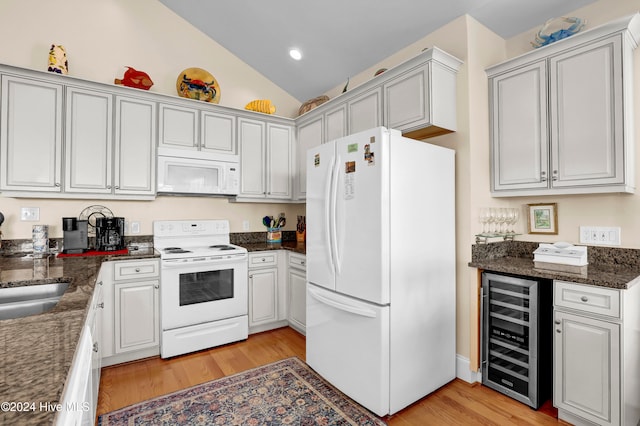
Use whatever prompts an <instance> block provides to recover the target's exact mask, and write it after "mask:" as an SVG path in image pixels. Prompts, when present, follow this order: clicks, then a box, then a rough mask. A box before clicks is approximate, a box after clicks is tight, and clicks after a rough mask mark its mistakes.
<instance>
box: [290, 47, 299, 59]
mask: <svg viewBox="0 0 640 426" xmlns="http://www.w3.org/2000/svg"><path fill="white" fill-rule="evenodd" d="M289 56H291V57H292V58H293V59H295V60H296V61H299V60H300V59H302V53H300V51H299V50H298V49H291V50H290V51H289Z"/></svg>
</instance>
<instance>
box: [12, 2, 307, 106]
mask: <svg viewBox="0 0 640 426" xmlns="http://www.w3.org/2000/svg"><path fill="white" fill-rule="evenodd" d="M0 39H2V42H3V46H2V49H0V63H3V64H8V65H15V66H19V67H25V68H32V69H37V70H46V69H47V59H48V56H49V47H50V46H51V44H52V43H53V44H61V45H63V46H64V47H65V49H66V51H67V58H68V60H69V75H72V76H74V77H79V78H84V79H87V80H92V81H97V82H101V83H107V84H113V80H114V78H122V74H123V73H124V71H125V67H126V66H131V67H134V68H136V69H138V70H141V71H145V72H147V73H148V74H149V76H150V77H151V79H152V80H153V81H154V85H153V87H152V88H151V90H150V91H151V92H156V93H163V94H168V95H174V96H177V94H176V79H177V77H178V75H179V74H180V72H181V71H182V70H184V69H186V68H190V67H199V68H204V69H205V70H207V71H209V72H210V73H211V74H213V76H214V77H215V78H216V80H217V81H218V83H219V84H220V89H221V98H220V105H225V106H229V107H234V108H244V106H245V105H246V104H247V103H248V102H250V101H252V100H253V99H271V100H272V101H273V103H274V105H275V106H276V108H277V114H278V115H281V116H284V117H295V116H296V115H297V111H298V108H299V107H300V102H299V101H298V100H296V99H294V98H293V97H292V96H291V95H289V94H288V93H286V92H285V91H283V90H282V89H281V88H279V87H278V86H276V85H275V84H274V83H273V82H271V81H270V80H267V79H266V78H265V77H264V76H262V75H261V74H259V73H258V72H257V71H255V70H254V69H253V68H251V67H249V66H248V65H247V64H246V63H244V62H242V61H241V60H239V59H238V58H237V57H235V56H233V55H232V54H231V53H230V52H229V51H227V50H226V49H225V48H223V47H222V46H220V45H219V44H218V43H216V42H215V41H213V40H211V39H210V38H208V37H207V36H206V35H205V34H203V33H202V32H200V31H199V30H197V29H196V28H194V27H193V26H191V25H190V24H188V23H187V22H185V21H184V20H183V19H182V18H181V17H179V16H178V15H176V14H175V13H174V12H173V11H171V10H170V9H168V8H166V7H165V6H164V5H163V4H162V3H160V2H159V1H157V0H135V1H130V0H62V1H41V0H2V2H0Z"/></svg>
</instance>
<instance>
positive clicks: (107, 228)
mask: <svg viewBox="0 0 640 426" xmlns="http://www.w3.org/2000/svg"><path fill="white" fill-rule="evenodd" d="M125 247H126V246H125V244H124V218H123V217H98V218H96V250H98V251H117V250H122V249H124V248H125Z"/></svg>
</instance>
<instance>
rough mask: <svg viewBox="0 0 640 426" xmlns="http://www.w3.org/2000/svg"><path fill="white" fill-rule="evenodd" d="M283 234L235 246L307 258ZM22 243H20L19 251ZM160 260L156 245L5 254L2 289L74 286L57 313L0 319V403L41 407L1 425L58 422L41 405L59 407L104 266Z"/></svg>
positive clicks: (239, 237) (0, 267) (0, 258)
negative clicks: (109, 251)
mask: <svg viewBox="0 0 640 426" xmlns="http://www.w3.org/2000/svg"><path fill="white" fill-rule="evenodd" d="M254 234H255V235H254ZM283 234H284V236H285V237H286V238H283V242H282V243H267V241H266V238H265V236H264V233H242V234H236V235H233V234H232V241H231V242H232V243H234V244H237V245H240V246H243V247H245V248H246V249H247V250H248V251H249V252H255V251H265V250H288V251H292V252H295V253H301V254H306V246H305V243H298V242H296V241H295V232H293V233H287V232H284V233H283ZM21 242H22V241H17V242H15V247H19V244H20V243H21ZM155 257H160V254H159V253H158V252H157V251H155V250H154V249H153V247H140V248H138V249H136V250H131V251H130V252H129V254H125V255H106V256H77V257H76V256H73V257H56V256H55V255H49V256H46V257H43V258H34V257H33V256H32V255H31V254H29V253H23V252H6V253H5V254H4V255H0V288H6V287H19V286H25V285H38V284H45V283H55V282H67V281H68V282H69V283H70V284H69V287H68V288H67V290H66V292H65V293H64V295H63V296H62V298H61V299H60V301H59V302H58V304H57V305H56V306H55V308H53V309H52V310H50V311H48V312H46V313H43V314H39V315H32V316H29V317H25V318H17V319H9V320H0V359H1V361H0V402H23V403H24V402H27V403H32V402H33V403H35V407H36V409H35V411H27V412H5V411H0V424H5V423H25V422H26V423H28V424H50V423H52V422H53V421H54V418H55V415H56V413H55V411H46V410H40V403H44V404H46V403H51V404H57V403H58V402H59V401H60V399H61V397H62V391H63V388H64V384H65V382H66V379H67V375H68V373H69V369H70V367H71V363H72V361H73V357H74V354H75V351H76V346H77V344H78V341H79V339H80V333H81V331H82V326H83V325H84V322H85V318H86V315H87V312H88V309H89V306H88V305H89V302H90V300H91V297H92V295H93V289H94V285H95V282H96V278H97V276H98V273H99V271H100V267H101V265H102V263H103V262H107V261H114V260H133V259H146V258H155Z"/></svg>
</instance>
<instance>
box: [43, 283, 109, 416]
mask: <svg viewBox="0 0 640 426" xmlns="http://www.w3.org/2000/svg"><path fill="white" fill-rule="evenodd" d="M102 287H103V286H102V284H101V281H100V278H98V283H97V284H96V286H95V289H94V292H93V296H92V298H91V304H90V308H89V312H88V313H87V318H86V320H85V323H84V326H83V328H82V332H81V333H80V340H79V342H78V345H77V347H76V352H75V355H74V357H73V363H72V365H71V370H70V371H69V375H68V376H67V381H66V383H65V386H64V389H63V391H62V398H61V399H60V401H61V402H60V404H61V409H60V411H59V412H58V414H57V416H56V419H55V424H56V425H60V426H67V425H93V424H94V422H95V417H96V410H97V408H98V389H99V387H100V368H101V359H102V345H101V342H100V334H101V325H102V312H103V309H102V308H103V306H104V304H103V289H102Z"/></svg>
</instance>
